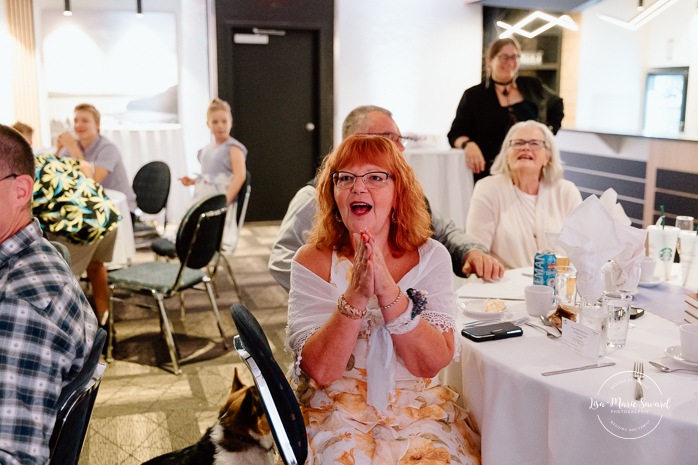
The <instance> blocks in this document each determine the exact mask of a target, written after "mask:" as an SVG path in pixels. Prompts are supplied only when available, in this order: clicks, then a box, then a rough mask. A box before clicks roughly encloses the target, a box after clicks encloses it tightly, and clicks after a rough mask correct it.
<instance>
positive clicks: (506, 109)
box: [448, 38, 564, 181]
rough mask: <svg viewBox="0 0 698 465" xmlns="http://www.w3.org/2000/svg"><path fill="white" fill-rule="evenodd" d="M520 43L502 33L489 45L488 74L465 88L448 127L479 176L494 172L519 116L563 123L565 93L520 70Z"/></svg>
mask: <svg viewBox="0 0 698 465" xmlns="http://www.w3.org/2000/svg"><path fill="white" fill-rule="evenodd" d="M520 57H521V48H520V47H519V44H518V42H516V40H514V39H512V38H506V39H498V40H496V41H494V42H493V43H492V45H490V48H489V50H488V51H487V76H486V78H485V80H484V81H483V82H481V83H480V84H478V85H476V86H473V87H471V88H470V89H468V90H466V91H465V92H464V93H463V97H462V98H461V100H460V103H459V104H458V109H457V110H456V117H455V119H454V120H453V123H452V124H451V130H450V131H449V132H448V141H449V143H450V144H451V146H453V147H455V148H460V149H463V150H464V152H465V162H466V164H467V166H468V168H470V169H471V170H472V171H473V174H474V177H475V181H477V180H479V179H481V178H484V177H485V176H487V175H489V174H490V167H491V166H492V162H493V161H494V158H495V157H496V156H497V154H498V153H499V151H500V149H501V146H502V142H503V141H504V137H505V136H506V133H507V131H508V130H509V128H510V127H511V126H513V125H514V124H515V123H517V122H519V121H527V120H536V121H538V122H540V123H543V124H545V125H546V126H548V127H549V128H550V130H551V131H552V132H553V134H556V133H557V131H558V129H560V124H561V121H562V117H563V116H564V111H563V110H564V108H563V104H562V99H561V98H560V97H558V96H557V95H556V94H555V92H554V91H553V90H552V89H550V88H549V87H547V86H546V85H544V84H543V83H542V82H540V81H539V80H538V79H536V78H534V77H525V76H517V73H518V71H519V59H520Z"/></svg>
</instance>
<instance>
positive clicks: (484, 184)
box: [466, 121, 582, 268]
mask: <svg viewBox="0 0 698 465" xmlns="http://www.w3.org/2000/svg"><path fill="white" fill-rule="evenodd" d="M562 175H563V172H562V162H561V160H560V152H559V151H558V149H557V148H556V147H555V143H554V142H553V134H552V133H551V132H550V130H549V129H548V128H547V127H546V126H545V125H543V124H541V123H538V122H536V121H524V122H521V123H517V124H515V125H514V126H512V128H511V129H510V130H509V132H508V133H507V135H506V137H505V138H504V143H503V144H502V149H501V151H500V152H499V155H497V158H496V159H495V160H494V164H493V165H492V176H490V177H488V178H485V179H483V180H481V181H480V182H478V183H477V184H475V190H474V191H473V197H472V200H471V203H470V209H469V210H468V219H467V221H466V231H467V233H468V234H470V235H472V236H473V237H474V238H476V239H477V240H478V241H479V242H480V243H481V244H484V245H485V246H486V247H489V248H490V251H491V253H492V255H493V256H495V257H497V258H498V259H499V260H500V261H501V262H502V263H503V264H504V266H506V267H507V268H520V267H524V266H532V265H533V257H534V255H535V253H536V252H537V251H539V250H543V249H545V248H547V247H549V243H548V238H547V237H546V232H553V233H557V232H560V230H561V229H562V226H563V224H564V222H565V218H567V215H568V214H569V213H570V212H571V211H572V210H573V209H574V208H575V207H576V206H577V205H579V204H580V203H581V202H582V196H581V194H580V193H579V190H578V189H577V187H576V186H575V185H574V184H573V183H572V182H570V181H567V180H565V179H563V178H562Z"/></svg>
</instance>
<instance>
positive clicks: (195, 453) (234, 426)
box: [143, 368, 276, 465]
mask: <svg viewBox="0 0 698 465" xmlns="http://www.w3.org/2000/svg"><path fill="white" fill-rule="evenodd" d="M275 462H276V454H275V452H274V439H273V437H272V434H271V429H270V428H269V423H268V422H267V417H266V415H265V413H264V408H263V407H262V402H261V400H260V397H259V392H258V391H257V388H256V387H255V386H246V385H245V384H243V383H242V380H240V377H239V375H238V371H237V368H236V369H235V371H234V374H233V384H232V387H231V389H230V394H229V395H228V398H227V399H226V401H225V404H223V406H222V407H221V409H220V411H219V413H218V421H217V422H216V424H215V425H213V426H212V427H210V428H209V429H208V430H206V433H205V434H204V435H203V437H202V438H201V439H200V440H199V442H197V443H196V444H193V445H191V446H189V447H186V448H184V449H180V450H177V451H174V452H170V453H167V454H164V455H161V456H159V457H155V458H153V459H151V460H148V461H147V462H144V463H143V465H273V464H274V463H275Z"/></svg>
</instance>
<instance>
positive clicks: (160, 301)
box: [107, 194, 228, 374]
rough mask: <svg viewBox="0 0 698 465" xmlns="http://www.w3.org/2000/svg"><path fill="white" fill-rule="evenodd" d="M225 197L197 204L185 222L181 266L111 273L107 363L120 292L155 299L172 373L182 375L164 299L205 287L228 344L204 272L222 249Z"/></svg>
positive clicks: (157, 264)
mask: <svg viewBox="0 0 698 465" xmlns="http://www.w3.org/2000/svg"><path fill="white" fill-rule="evenodd" d="M225 212H226V207H225V195H223V194H213V195H210V196H207V197H204V198H203V199H201V200H199V201H198V202H196V203H195V204H194V205H193V206H192V207H191V208H189V210H188V211H187V213H186V215H185V216H184V218H183V219H182V222H181V223H180V225H179V230H178V231H177V242H176V244H175V248H176V251H177V257H178V258H179V263H169V262H163V261H157V260H156V261H153V262H149V263H139V264H137V265H133V266H130V267H128V268H123V269H121V270H116V271H112V272H110V273H109V290H110V292H109V329H110V331H109V337H108V340H107V361H111V360H112V351H113V343H114V302H115V301H117V300H123V299H119V298H117V297H116V296H115V292H116V291H117V290H118V289H123V290H127V291H130V292H135V293H137V294H142V295H150V296H152V297H153V298H154V299H155V301H156V303H157V308H158V309H159V312H160V326H161V330H162V332H163V336H164V337H165V341H166V342H167V347H168V350H169V353H170V359H171V360H172V372H173V373H175V374H179V373H181V370H180V368H179V356H178V351H177V347H176V345H175V341H174V337H173V334H172V325H171V323H170V319H169V318H168V316H167V312H166V310H165V304H164V299H166V298H170V297H173V296H175V295H179V296H180V299H181V298H182V292H183V291H185V290H187V289H195V288H197V286H198V285H201V284H203V286H204V289H205V290H206V292H207V293H208V298H209V300H210V301H211V307H212V310H213V313H214V314H215V316H216V322H217V323H218V330H219V331H220V334H221V337H222V338H223V345H224V346H225V347H226V348H228V341H227V339H226V336H225V332H224V330H223V322H222V320H221V315H220V312H219V311H218V305H217V304H216V299H215V297H214V295H213V286H212V285H211V278H210V277H209V276H208V274H207V273H206V272H205V271H204V270H203V269H205V268H206V266H207V265H208V264H209V263H210V262H211V259H212V258H213V257H214V256H215V254H216V253H217V252H218V249H219V248H220V242H221V238H222V237H223V227H224V225H225Z"/></svg>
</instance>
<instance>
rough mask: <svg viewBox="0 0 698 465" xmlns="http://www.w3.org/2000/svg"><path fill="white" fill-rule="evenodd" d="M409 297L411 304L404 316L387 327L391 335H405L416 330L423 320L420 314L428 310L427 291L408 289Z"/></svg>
mask: <svg viewBox="0 0 698 465" xmlns="http://www.w3.org/2000/svg"><path fill="white" fill-rule="evenodd" d="M407 296H408V297H409V298H410V302H409V304H408V305H407V308H406V309H405V311H404V312H403V314H402V315H400V316H399V317H397V318H395V319H394V320H393V321H391V322H390V323H388V324H386V325H385V328H386V329H387V330H388V332H389V333H390V334H405V333H409V332H410V331H412V330H413V329H415V328H416V327H417V325H418V324H419V320H420V319H421V318H422V317H421V316H420V313H422V312H423V311H424V310H425V309H426V308H427V292H426V291H419V290H417V289H412V288H410V289H407ZM410 306H411V307H412V308H411V309H410Z"/></svg>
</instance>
